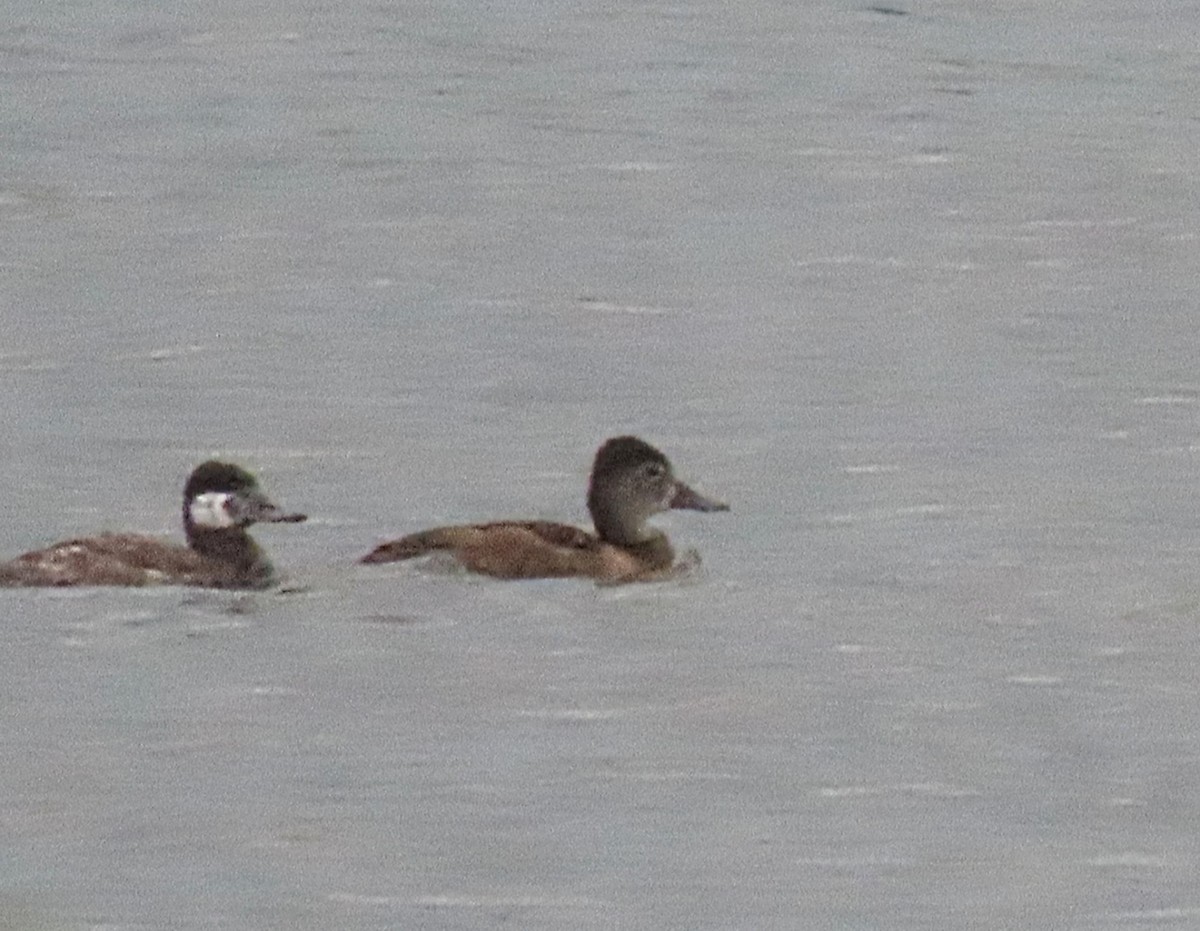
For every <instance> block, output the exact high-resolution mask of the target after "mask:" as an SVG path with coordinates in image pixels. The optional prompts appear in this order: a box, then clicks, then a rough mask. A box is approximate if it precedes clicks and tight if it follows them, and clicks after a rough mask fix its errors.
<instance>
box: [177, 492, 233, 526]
mask: <svg viewBox="0 0 1200 931" xmlns="http://www.w3.org/2000/svg"><path fill="white" fill-rule="evenodd" d="M188 514H189V515H190V516H191V518H192V523H193V524H194V525H195V526H197V527H204V528H206V529H208V530H226V529H228V528H230V527H232V526H234V525H235V524H236V523H237V521H236V520H234V517H233V495H231V494H229V493H228V492H224V491H206V492H205V493H204V494H202V495H196V497H194V498H193V499H192V503H191V506H190V507H189V508H188Z"/></svg>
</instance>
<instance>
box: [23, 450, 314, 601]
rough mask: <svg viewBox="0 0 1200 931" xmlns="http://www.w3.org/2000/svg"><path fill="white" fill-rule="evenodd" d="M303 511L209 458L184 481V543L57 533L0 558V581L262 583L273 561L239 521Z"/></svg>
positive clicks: (289, 519) (290, 518)
mask: <svg viewBox="0 0 1200 931" xmlns="http://www.w3.org/2000/svg"><path fill="white" fill-rule="evenodd" d="M304 519H305V516H304V515H303V514H286V513H284V512H282V511H280V510H279V508H278V507H276V506H275V505H274V504H272V503H271V502H270V501H269V500H268V499H267V497H266V496H265V495H264V494H263V493H262V492H261V491H260V490H259V488H258V483H257V482H256V481H255V479H254V476H252V475H251V474H250V473H249V472H246V471H245V470H244V469H241V468H239V467H238V466H235V465H231V464H229V463H224V462H216V461H210V462H206V463H203V464H202V465H200V466H198V467H197V468H196V469H195V470H194V471H193V472H192V474H191V475H190V476H189V477H188V481H187V485H186V486H185V488H184V499H183V525H184V532H185V534H186V536H187V539H188V546H181V545H180V544H178V543H172V542H169V541H167V540H162V539H159V538H157V537H150V536H144V535H142V534H136V533H102V534H99V535H98V536H94V537H79V538H76V539H73V540H65V541H63V542H62V543H56V544H54V545H53V546H49V547H46V548H45V549H41V550H34V551H32V552H29V553H25V554H23V555H21V556H18V557H16V558H15V559H13V560H10V561H9V562H6V563H3V564H0V587H59V586H69V585H120V586H143V585H190V586H199V587H203V588H263V587H266V586H268V585H270V584H271V583H272V582H273V581H274V569H273V568H272V566H271V563H270V562H269V561H268V560H267V558H266V556H265V555H264V554H263V552H262V550H261V549H260V548H259V546H258V544H257V543H255V542H254V540H253V539H252V538H251V537H250V535H249V534H248V533H247V532H246V528H248V527H250V526H251V525H252V524H254V523H257V522H260V521H265V522H272V523H280V522H285V523H296V522H299V521H303V520H304Z"/></svg>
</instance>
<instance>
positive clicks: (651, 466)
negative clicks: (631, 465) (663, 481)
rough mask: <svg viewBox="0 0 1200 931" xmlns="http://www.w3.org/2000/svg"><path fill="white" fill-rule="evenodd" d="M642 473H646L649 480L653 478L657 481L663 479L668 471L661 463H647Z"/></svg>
mask: <svg viewBox="0 0 1200 931" xmlns="http://www.w3.org/2000/svg"><path fill="white" fill-rule="evenodd" d="M642 472H643V473H645V475H646V477H647V478H651V479H654V480H656V481H657V480H658V479H660V478H662V477H663V475H665V474H666V469H665V468H663V465H662V463H661V462H647V463H646V465H645V466H644V467H643V469H642Z"/></svg>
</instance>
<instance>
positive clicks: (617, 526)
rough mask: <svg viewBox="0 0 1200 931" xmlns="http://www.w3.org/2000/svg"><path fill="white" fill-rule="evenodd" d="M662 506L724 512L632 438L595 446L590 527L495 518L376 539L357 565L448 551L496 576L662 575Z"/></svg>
mask: <svg viewBox="0 0 1200 931" xmlns="http://www.w3.org/2000/svg"><path fill="white" fill-rule="evenodd" d="M668 508H681V509H687V510H696V511H725V510H728V506H727V505H724V504H721V503H720V502H717V501H713V500H710V499H708V498H704V497H702V496H701V495H699V494H697V493H696V492H695V491H693V490H692V489H691V488H689V487H688V486H687V485H685V484H684V483H683V482H681V481H679V480H678V479H677V478H675V476H674V474H673V472H672V469H671V463H670V461H669V460H668V459H667V457H666V456H664V455H663V454H662V453H661V452H659V451H658V450H657V449H655V448H654V447H653V446H651V445H650V444H649V443H646V442H644V441H642V440H640V439H638V438H637V437H632V436H621V437H615V438H614V439H610V440H608V441H607V442H605V443H604V445H602V446H601V447H600V449H599V450H598V451H597V453H596V458H595V461H594V463H593V465H592V474H591V481H590V483H589V487H588V510H589V512H590V513H591V515H592V521H593V523H594V524H595V527H596V532H595V533H589V532H588V531H586V530H583V529H582V528H579V527H575V526H572V525H570V524H558V523H554V522H551V521H540V520H530V521H497V522H493V523H486V524H466V525H459V526H452V527H435V528H434V529H432V530H424V531H420V532H419V533H413V534H409V535H408V536H406V537H401V538H400V539H398V540H393V541H391V542H389V543H384V544H381V545H380V546H378V547H376V548H375V549H374V550H372V551H371V552H370V553H368V554H367V555H366V556H364V557H363V558H362V560H361V561H362V562H364V563H381V562H395V561H398V560H403V559H412V558H415V557H418V556H425V555H428V554H430V553H435V552H439V551H444V552H449V553H451V554H453V556H454V558H455V559H456V560H457V561H458V562H459V563H461V564H462V565H463V566H464V567H466V568H467V569H469V570H470V571H472V572H478V573H481V574H483V575H490V576H494V577H496V578H501V579H534V578H565V577H569V576H582V577H586V578H591V579H596V580H597V581H601V582H633V581H648V580H651V579H658V578H664V577H666V576H668V575H670V574H671V572H672V571H673V570H674V568H675V553H674V550H672V548H671V544H670V541H669V540H668V539H667V537H666V534H664V533H662V531H659V530H655V529H653V528H651V527H648V526H646V520H647V519H648V518H649V517H651V516H653V515H654V514H657V513H659V512H661V511H664V510H667V509H668Z"/></svg>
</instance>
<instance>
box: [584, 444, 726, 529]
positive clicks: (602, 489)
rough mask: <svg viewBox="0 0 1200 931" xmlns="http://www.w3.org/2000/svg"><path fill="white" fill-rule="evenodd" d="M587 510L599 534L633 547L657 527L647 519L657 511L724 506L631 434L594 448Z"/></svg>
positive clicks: (723, 507)
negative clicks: (682, 478)
mask: <svg viewBox="0 0 1200 931" xmlns="http://www.w3.org/2000/svg"><path fill="white" fill-rule="evenodd" d="M587 502H588V511H589V512H590V513H591V515H592V522H593V523H594V524H595V526H596V533H597V534H598V535H599V536H600V538H601V539H603V540H605V541H607V542H609V543H614V544H616V545H618V546H634V545H637V544H639V543H644V542H646V541H647V540H649V539H651V538H652V537H653V536H654V535H655V534H656V533H657V531H653V530H650V529H648V528H647V527H646V521H647V520H648V519H649V518H651V517H653V516H654V515H655V514H659V513H661V512H662V511H667V510H671V509H677V510H688V511H728V510H729V505H727V504H724V503H722V502H720V501H715V500H713V499H712V498H707V497H705V496H704V495H701V494H700V493H699V492H697V491H695V490H694V489H692V488H690V487H688V486H687V485H685V484H684V483H683V482H681V481H680V480H679V479H677V478H676V477H675V473H674V471H673V469H672V468H671V461H670V460H669V459H667V457H666V456H664V455H663V454H662V453H661V452H659V451H658V450H657V449H655V448H654V447H653V446H651V445H650V444H649V443H647V442H645V441H644V440H640V439H638V438H637V437H636V436H618V437H614V438H612V439H610V440H607V441H605V443H604V445H602V446H601V447H600V449H599V450H597V452H596V459H595V461H594V462H593V464H592V477H591V482H590V484H589V486H588V498H587Z"/></svg>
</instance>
